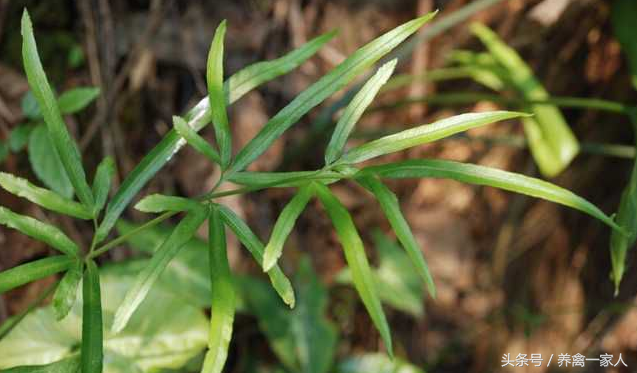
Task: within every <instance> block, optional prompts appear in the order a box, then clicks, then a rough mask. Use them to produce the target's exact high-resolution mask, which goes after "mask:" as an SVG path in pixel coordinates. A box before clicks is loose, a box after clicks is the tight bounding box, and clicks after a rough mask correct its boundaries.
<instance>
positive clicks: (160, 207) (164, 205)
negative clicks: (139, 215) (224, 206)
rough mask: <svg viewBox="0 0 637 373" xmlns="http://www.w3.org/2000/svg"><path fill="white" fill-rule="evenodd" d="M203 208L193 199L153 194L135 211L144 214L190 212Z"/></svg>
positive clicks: (138, 205)
mask: <svg viewBox="0 0 637 373" xmlns="http://www.w3.org/2000/svg"><path fill="white" fill-rule="evenodd" d="M201 207H202V206H201V205H200V204H199V203H198V202H195V201H193V200H191V199H188V198H184V197H175V196H165V195H163V194H151V195H149V196H146V197H144V198H143V199H142V200H141V201H139V202H137V204H136V205H135V209H137V210H139V211H142V212H164V211H190V210H197V209H201Z"/></svg>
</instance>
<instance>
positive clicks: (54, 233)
mask: <svg viewBox="0 0 637 373" xmlns="http://www.w3.org/2000/svg"><path fill="white" fill-rule="evenodd" d="M0 225H5V226H7V227H9V228H12V229H15V230H18V231H20V232H21V233H24V234H26V235H27V236H29V237H32V238H34V239H36V240H38V241H41V242H44V243H46V244H47V245H49V246H51V247H53V248H54V249H57V250H59V251H61V252H63V253H65V254H68V255H70V256H75V255H77V254H78V253H79V249H78V247H77V245H76V244H75V242H73V241H71V239H70V238H68V237H67V236H66V235H65V234H64V232H62V231H61V230H59V229H58V228H57V227H55V226H53V225H50V224H47V223H43V222H41V221H39V220H36V219H33V218H31V217H28V216H24V215H20V214H16V213H14V212H13V211H11V210H9V209H7V208H4V207H2V206H0Z"/></svg>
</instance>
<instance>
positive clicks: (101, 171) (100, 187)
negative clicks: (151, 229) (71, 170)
mask: <svg viewBox="0 0 637 373" xmlns="http://www.w3.org/2000/svg"><path fill="white" fill-rule="evenodd" d="M114 176H115V160H114V159H113V158H112V157H106V158H104V159H102V161H101V162H100V164H99V165H98V166H97V171H95V177H94V178H93V196H95V209H94V212H95V214H97V213H98V212H99V211H101V210H102V209H103V208H104V205H105V204H106V199H107V198H108V191H109V190H110V189H111V182H112V180H113V177H114Z"/></svg>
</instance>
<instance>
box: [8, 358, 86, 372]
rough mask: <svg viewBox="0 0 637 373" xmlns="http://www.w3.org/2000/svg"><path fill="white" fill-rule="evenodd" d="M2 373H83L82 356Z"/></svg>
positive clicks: (26, 366)
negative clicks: (81, 366) (81, 368)
mask: <svg viewBox="0 0 637 373" xmlns="http://www.w3.org/2000/svg"><path fill="white" fill-rule="evenodd" d="M0 372H1V373H81V370H80V355H75V356H73V357H70V358H67V359H64V360H60V361H56V362H55V363H51V364H45V365H25V366H21V367H15V368H10V369H6V370H1V371H0Z"/></svg>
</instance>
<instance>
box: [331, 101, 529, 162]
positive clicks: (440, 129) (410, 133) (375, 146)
mask: <svg viewBox="0 0 637 373" xmlns="http://www.w3.org/2000/svg"><path fill="white" fill-rule="evenodd" d="M525 115H527V114H524V113H517V112H512V111H491V112H484V113H468V114H460V115H456V116H453V117H449V118H445V119H441V120H439V121H437V122H434V123H432V124H423V125H421V126H418V127H414V128H410V129H408V130H404V131H401V132H398V133H396V134H393V135H389V136H385V137H381V138H380V139H378V140H374V141H370V142H368V143H366V144H363V145H361V146H358V147H356V148H354V149H352V150H350V151H348V152H347V153H345V155H343V156H342V157H341V159H340V160H339V161H338V162H337V163H338V164H352V163H359V162H363V161H366V160H368V159H372V158H375V157H378V156H381V155H385V154H389V153H394V152H398V151H401V150H404V149H407V148H411V147H413V146H416V145H421V144H426V143H430V142H433V141H436V140H440V139H443V138H445V137H449V136H451V135H455V134H456V133H460V132H464V131H467V130H469V129H471V128H476V127H480V126H484V125H487V124H490V123H493V122H497V121H500V120H506V119H511V118H517V117H521V116H525Z"/></svg>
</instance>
